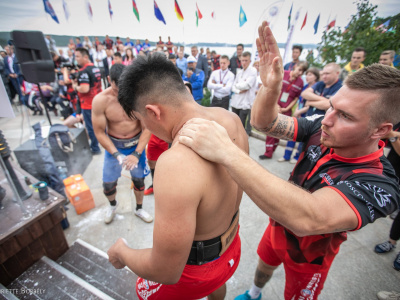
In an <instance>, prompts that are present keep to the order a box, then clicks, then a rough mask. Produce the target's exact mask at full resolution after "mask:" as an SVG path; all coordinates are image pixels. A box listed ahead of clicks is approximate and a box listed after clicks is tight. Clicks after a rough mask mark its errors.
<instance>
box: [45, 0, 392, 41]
mask: <svg viewBox="0 0 400 300" xmlns="http://www.w3.org/2000/svg"><path fill="white" fill-rule="evenodd" d="M107 1H108V11H109V14H110V18H111V19H112V17H113V14H114V13H113V10H112V7H111V1H110V0H107ZM153 1H154V15H155V17H156V18H157V19H158V20H159V21H161V22H163V23H164V24H165V25H166V24H167V23H166V22H165V19H164V16H163V14H162V12H161V10H160V8H159V7H158V5H157V3H156V1H155V0H153ZM277 2H281V1H277ZM43 4H44V10H45V12H46V13H48V14H49V15H50V16H51V18H52V19H53V20H54V21H55V22H57V23H58V24H59V23H60V22H59V20H58V18H57V15H56V13H55V11H54V9H53V7H52V5H51V3H50V0H43ZM62 4H63V8H64V13H65V18H66V19H67V20H68V19H69V16H70V13H69V9H68V5H67V3H66V1H65V0H62ZM85 6H86V10H87V14H88V17H89V19H90V20H91V21H92V20H93V11H92V6H91V5H90V2H89V0H85ZM132 9H133V13H134V15H135V16H136V18H137V20H138V22H140V15H139V9H138V7H137V5H136V1H135V0H132ZM174 9H175V13H176V17H177V18H178V20H179V21H183V20H184V17H183V14H182V11H181V9H180V7H179V4H178V1H177V0H174ZM292 12H293V3H292V6H291V8H290V11H289V16H288V30H289V29H290V27H291V25H292V26H294V24H292V23H295V22H292ZM297 14H299V11H298V12H297ZM307 15H308V11H307V12H306V14H305V16H304V20H303V23H302V25H301V28H300V30H303V28H304V27H305V26H306V23H307ZM195 16H196V26H199V20H201V19H202V18H203V15H202V13H201V12H200V9H199V7H198V5H197V3H196V12H195ZM320 16H321V14H318V17H317V19H316V20H315V22H314V26H313V27H314V34H317V32H318V27H319V20H320ZM211 17H212V18H213V19H215V12H214V11H213V12H212V13H211ZM297 17H298V16H296V20H297ZM246 22H247V17H246V13H245V12H244V10H243V7H242V6H241V5H240V10H239V26H240V27H242V26H243V25H244V24H245V23H246ZM389 22H390V20H388V21H387V22H385V23H383V24H381V25H380V26H378V27H376V29H377V30H380V31H382V32H385V31H387V28H388V27H389ZM335 24H336V17H335V18H333V19H332V20H331V19H330V16H329V18H328V23H327V26H326V31H329V30H330V29H331V28H333V27H335ZM349 25H350V23H349V24H348V25H347V26H346V27H345V30H347V28H348V27H349Z"/></svg>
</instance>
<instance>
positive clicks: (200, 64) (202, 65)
mask: <svg viewBox="0 0 400 300" xmlns="http://www.w3.org/2000/svg"><path fill="white" fill-rule="evenodd" d="M192 55H193V57H194V58H196V60H197V66H196V68H197V69H200V70H203V71H204V78H205V80H204V84H205V85H207V81H208V62H207V58H206V57H205V56H203V55H200V53H199V49H198V48H197V46H192Z"/></svg>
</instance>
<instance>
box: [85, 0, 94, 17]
mask: <svg viewBox="0 0 400 300" xmlns="http://www.w3.org/2000/svg"><path fill="white" fill-rule="evenodd" d="M86 12H87V14H88V17H89V19H90V21H92V22H93V10H92V6H91V5H90V2H89V0H86Z"/></svg>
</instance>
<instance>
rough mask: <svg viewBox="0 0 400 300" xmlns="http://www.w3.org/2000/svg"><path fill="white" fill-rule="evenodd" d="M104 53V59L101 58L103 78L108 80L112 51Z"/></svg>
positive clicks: (112, 62)
mask: <svg viewBox="0 0 400 300" xmlns="http://www.w3.org/2000/svg"><path fill="white" fill-rule="evenodd" d="M105 52H106V57H105V58H103V67H104V74H105V78H108V76H109V75H110V69H111V66H112V65H113V64H114V52H113V51H112V50H106V51H105ZM107 86H108V85H107Z"/></svg>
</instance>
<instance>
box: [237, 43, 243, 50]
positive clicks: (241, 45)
mask: <svg viewBox="0 0 400 300" xmlns="http://www.w3.org/2000/svg"><path fill="white" fill-rule="evenodd" d="M239 46H240V47H242V49H244V45H243V44H237V45H236V48H237V47H239Z"/></svg>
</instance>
